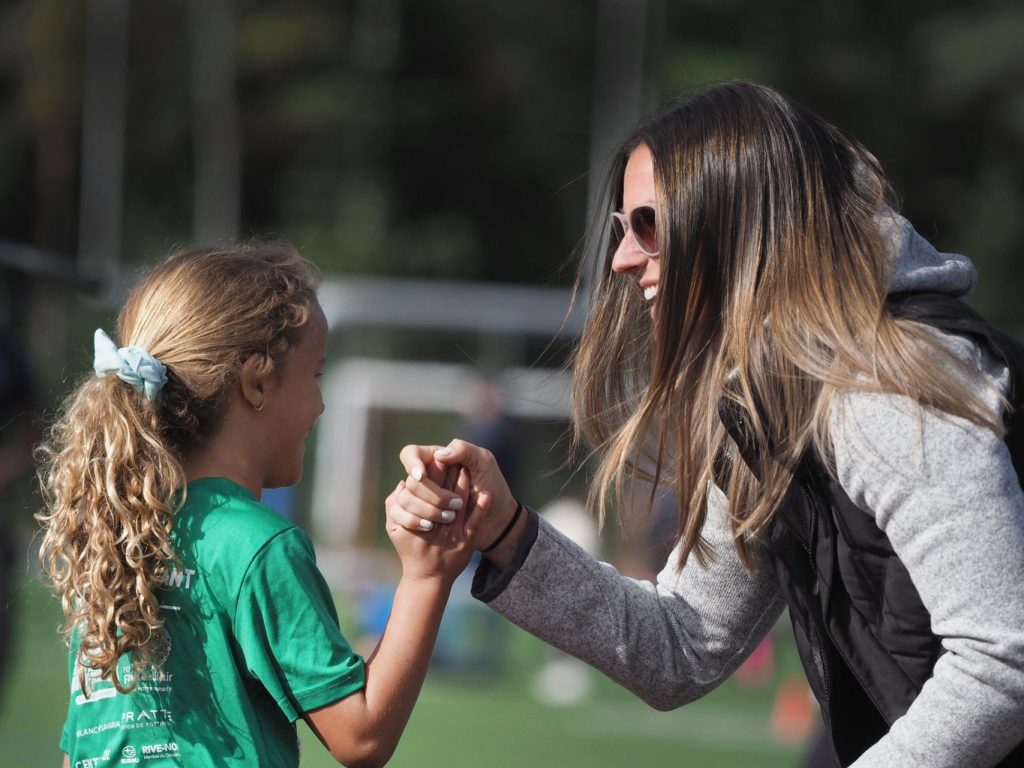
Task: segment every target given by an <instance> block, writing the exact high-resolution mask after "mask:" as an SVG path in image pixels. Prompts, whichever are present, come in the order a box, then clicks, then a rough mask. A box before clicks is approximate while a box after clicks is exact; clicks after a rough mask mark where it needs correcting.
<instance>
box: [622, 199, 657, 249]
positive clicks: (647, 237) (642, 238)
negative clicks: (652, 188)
mask: <svg viewBox="0 0 1024 768" xmlns="http://www.w3.org/2000/svg"><path fill="white" fill-rule="evenodd" d="M629 226H630V228H631V229H632V230H633V236H634V237H635V238H636V242H637V244H638V245H639V246H640V248H642V249H643V250H644V251H645V252H646V253H657V251H658V230H657V227H656V226H655V222H654V209H653V208H650V207H648V206H643V207H641V208H635V209H634V210H633V213H632V214H630V219H629Z"/></svg>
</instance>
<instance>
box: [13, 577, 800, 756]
mask: <svg viewBox="0 0 1024 768" xmlns="http://www.w3.org/2000/svg"><path fill="white" fill-rule="evenodd" d="M16 610H17V612H18V618H19V621H18V635H17V646H16V657H15V659H14V660H13V662H12V664H11V665H10V667H9V669H8V672H7V675H6V678H5V679H4V681H3V692H2V708H0V765H2V766H4V767H5V768H38V767H39V766H43V767H44V768H45V767H46V766H58V765H60V754H59V751H58V748H57V740H58V735H59V732H60V728H61V724H62V720H63V714H64V708H65V706H66V704H67V701H66V697H67V683H66V680H65V674H66V672H65V670H66V666H65V663H64V655H63V651H62V648H61V646H60V643H59V641H58V638H57V636H56V633H55V631H54V630H55V627H56V625H57V622H58V618H59V617H58V608H57V605H56V602H55V601H54V600H53V599H52V598H51V597H50V596H49V595H48V594H47V593H46V592H45V591H44V590H43V589H42V588H41V587H39V586H38V585H35V584H32V583H29V584H28V585H27V586H24V587H23V588H22V589H21V591H20V593H19V599H18V601H17V604H16ZM342 615H343V623H344V622H345V618H344V616H345V611H342ZM502 629H503V630H505V631H506V632H507V634H506V635H505V640H506V643H505V645H506V647H507V653H506V661H505V664H504V665H503V669H502V672H501V673H500V674H499V675H497V676H493V677H490V678H488V679H487V680H480V679H477V680H472V679H469V678H468V677H467V676H465V675H462V676H460V677H458V678H455V677H452V676H450V675H447V674H444V673H442V672H438V671H432V672H431V674H430V676H429V677H428V679H427V684H426V687H425V689H424V691H423V695H422V697H421V699H420V702H419V704H418V705H417V708H416V711H415V712H414V714H413V717H412V721H411V723H410V725H409V727H408V730H407V731H406V734H405V737H404V738H403V741H402V744H401V745H400V747H399V749H398V752H397V753H396V755H395V757H394V759H393V760H392V762H391V763H390V765H393V766H399V767H402V768H427V767H433V766H438V767H441V766H443V767H444V768H480V766H484V765H486V766H488V767H489V768H504V767H505V766H508V768H524V767H525V768H547V767H548V766H551V767H554V766H559V767H561V766H592V767H593V768H601V767H603V766H608V767H609V768H611V766H616V767H618V766H624V765H631V766H666V767H667V766H675V765H686V766H702V767H706V768H729V767H730V766H737V767H738V766H757V767H758V768H775V767H776V766H777V767H779V768H782V766H787V767H788V766H793V765H795V764H796V762H797V755H798V753H799V750H798V749H797V748H796V747H793V746H780V745H778V744H776V743H775V741H774V739H773V737H772V733H771V728H770V723H769V711H770V708H771V702H772V696H773V691H774V688H775V686H774V685H773V684H770V685H767V686H765V687H764V688H763V689H757V690H755V691H749V690H743V689H741V688H740V687H738V686H737V685H736V684H735V683H733V682H732V681H730V682H729V683H727V684H726V685H724V686H722V688H720V689H719V690H718V691H716V692H715V693H713V694H712V695H710V696H708V697H707V698H706V699H704V700H702V701H700V702H698V703H696V704H693V705H690V706H689V707H686V708H684V709H681V710H678V711H675V712H669V713H660V712H655V711H653V710H651V709H649V708H647V707H646V706H645V705H644V704H643V703H641V702H640V701H638V700H636V699H635V698H633V697H632V696H631V695H630V694H628V693H627V692H625V691H623V690H622V689H620V688H618V687H616V686H615V685H613V684H612V683H610V682H608V681H607V680H605V679H604V678H603V677H601V676H599V675H597V674H596V673H594V677H595V680H594V682H595V687H594V693H593V695H592V696H591V697H590V698H589V699H588V700H587V701H586V702H585V703H583V704H579V705H574V706H567V707H550V706H544V705H542V704H540V703H538V702H537V700H536V699H535V697H534V696H533V695H532V693H531V681H532V680H533V676H534V673H535V670H536V669H537V668H538V667H539V665H540V664H542V663H543V661H544V659H545V658H546V657H547V653H548V651H547V649H546V648H545V646H543V645H542V644H541V643H540V642H539V641H536V640H535V639H533V638H531V637H529V636H528V635H526V634H525V633H523V632H521V631H519V630H518V629H515V628H513V627H511V626H510V625H506V624H504V622H503V623H502ZM781 655H783V656H784V659H783V663H782V665H781V666H782V667H783V669H788V671H790V672H791V671H793V666H792V663H793V662H792V659H788V658H785V657H786V656H787V653H786V652H783V653H782V654H781ZM301 734H302V744H303V759H302V765H303V766H304V768H317V767H319V766H329V765H335V763H334V762H333V761H332V760H331V758H330V756H329V755H328V754H327V752H326V751H325V750H324V749H323V748H322V746H321V745H320V744H319V743H318V742H317V740H316V738H315V737H314V736H313V735H312V734H311V733H310V731H309V730H308V729H307V728H306V727H305V726H304V725H303V726H302V727H301Z"/></svg>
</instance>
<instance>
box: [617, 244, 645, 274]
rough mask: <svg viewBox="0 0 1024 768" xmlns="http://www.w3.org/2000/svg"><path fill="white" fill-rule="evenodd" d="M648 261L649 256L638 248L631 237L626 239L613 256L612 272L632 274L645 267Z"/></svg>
mask: <svg viewBox="0 0 1024 768" xmlns="http://www.w3.org/2000/svg"><path fill="white" fill-rule="evenodd" d="M647 259H648V257H647V255H646V254H644V253H643V252H642V251H641V250H640V249H639V248H637V247H636V246H635V245H634V244H633V242H632V240H631V239H630V238H629V237H624V238H622V242H620V243H619V247H618V248H616V249H615V253H614V254H613V255H612V271H613V272H632V271H633V270H635V269H637V268H639V267H642V266H644V265H645V264H646V263H647Z"/></svg>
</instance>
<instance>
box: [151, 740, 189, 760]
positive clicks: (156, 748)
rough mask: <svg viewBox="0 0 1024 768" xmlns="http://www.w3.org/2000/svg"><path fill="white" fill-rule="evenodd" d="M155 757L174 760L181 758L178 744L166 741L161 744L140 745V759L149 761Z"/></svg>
mask: <svg viewBox="0 0 1024 768" xmlns="http://www.w3.org/2000/svg"><path fill="white" fill-rule="evenodd" d="M156 757H170V758H172V759H174V760H178V759H180V758H181V755H180V754H179V753H178V743H177V742H176V741H167V742H164V743H162V744H143V745H142V759H143V760H150V759H153V758H156Z"/></svg>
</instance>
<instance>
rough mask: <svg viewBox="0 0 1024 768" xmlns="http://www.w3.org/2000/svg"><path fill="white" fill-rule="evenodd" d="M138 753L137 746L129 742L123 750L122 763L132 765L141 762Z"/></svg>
mask: <svg viewBox="0 0 1024 768" xmlns="http://www.w3.org/2000/svg"><path fill="white" fill-rule="evenodd" d="M138 754H139V753H138V752H137V751H136V749H135V747H133V746H132V745H131V744H129V745H128V746H127V747H125V748H124V749H122V750H121V765H132V764H134V763H137V762H139V757H138Z"/></svg>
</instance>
